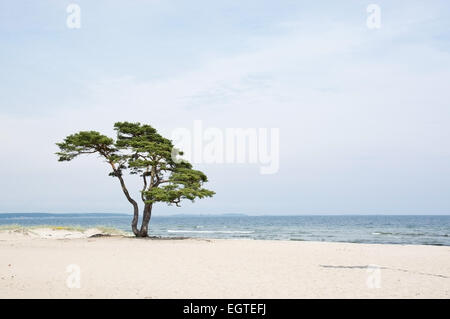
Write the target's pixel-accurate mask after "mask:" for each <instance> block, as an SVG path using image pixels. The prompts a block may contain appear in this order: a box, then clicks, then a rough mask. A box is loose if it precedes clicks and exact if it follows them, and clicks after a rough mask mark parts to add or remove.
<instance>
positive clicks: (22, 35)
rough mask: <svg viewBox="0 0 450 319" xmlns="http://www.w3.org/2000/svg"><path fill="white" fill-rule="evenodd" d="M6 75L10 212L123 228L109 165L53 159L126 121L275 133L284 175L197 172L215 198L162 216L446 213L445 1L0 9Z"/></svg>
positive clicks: (245, 166) (3, 115)
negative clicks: (61, 146) (106, 215)
mask: <svg viewBox="0 0 450 319" xmlns="http://www.w3.org/2000/svg"><path fill="white" fill-rule="evenodd" d="M71 3H75V4H77V5H79V8H80V9H81V11H80V28H69V27H68V25H67V19H68V16H69V15H70V13H68V12H67V11H66V10H67V7H68V6H69V4H71ZM372 3H373V4H376V5H377V6H378V8H379V9H380V15H379V18H380V19H379V21H380V25H379V26H380V27H379V28H369V27H368V25H367V19H368V17H369V16H370V15H371V13H370V12H367V7H368V5H369V4H372ZM0 70H1V72H0V84H1V85H0V124H1V125H0V145H1V154H2V156H1V157H0V176H1V183H0V212H3V213H6V212H51V213H74V212H80V213H81V212H83V213H87V212H114V213H131V206H130V204H129V203H128V202H127V201H126V199H125V197H124V196H123V194H122V192H121V189H120V186H119V184H118V181H117V180H114V179H113V178H112V177H109V176H108V173H109V170H108V166H107V164H105V163H104V162H102V160H101V159H99V158H97V157H95V156H91V157H88V156H86V157H83V158H81V157H80V158H77V159H76V160H74V161H73V162H70V163H59V162H58V161H57V157H56V155H55V154H54V153H55V152H56V151H57V150H58V149H57V146H56V145H55V143H56V142H59V141H61V140H63V139H64V137H65V136H67V135H69V134H72V133H75V132H77V131H81V130H96V131H100V132H102V133H104V134H107V135H110V136H112V137H114V131H113V124H114V122H116V121H132V122H141V123H147V124H150V125H152V126H153V127H155V128H156V129H158V131H159V132H160V133H161V134H163V135H164V136H167V137H170V136H171V134H172V133H173V132H174V130H177V129H178V128H187V129H193V127H194V123H195V121H201V123H202V125H203V126H204V127H205V128H208V127H211V128H216V129H219V130H221V131H223V132H225V131H226V129H227V128H242V129H248V128H253V129H260V128H263V129H272V128H275V129H278V130H279V143H278V144H277V147H278V151H279V158H278V159H279V161H278V162H279V169H278V170H277V171H276V172H275V173H273V174H261V173H260V167H259V166H258V165H257V164H255V163H198V164H196V165H195V168H197V169H200V170H202V171H203V172H205V173H206V174H207V175H208V178H209V183H208V184H207V187H208V188H210V189H213V190H214V191H215V192H216V195H215V196H214V197H213V198H210V199H203V200H199V201H196V202H195V203H185V204H184V205H183V206H182V208H178V207H168V206H166V205H163V204H158V205H156V206H155V208H154V210H153V211H154V214H155V215H165V214H184V213H186V214H193V213H195V214H221V213H245V214H252V215H256V214H270V215H293V214H313V215H314V214H449V213H450V196H449V194H450V165H449V164H450V3H449V2H448V1H414V0H411V1H376V0H373V2H369V1H351V0H349V1H300V0H292V1H290V0H289V1H288V0H280V1H264V0H253V1H250V0H242V1H223V0H217V1H196V0H192V1H171V0H165V1H162V0H161V1H157V0H155V1H143V0H142V1H138V0H128V1H103V0H98V1H87V0H79V1H75V0H72V1H62V0H40V1H24V0H16V1H5V0H1V1H0ZM126 181H127V183H128V185H129V188H130V189H132V190H133V195H134V196H135V197H137V196H138V191H137V190H138V187H140V185H139V181H138V180H135V179H134V177H127V179H126ZM205 186H206V185H205Z"/></svg>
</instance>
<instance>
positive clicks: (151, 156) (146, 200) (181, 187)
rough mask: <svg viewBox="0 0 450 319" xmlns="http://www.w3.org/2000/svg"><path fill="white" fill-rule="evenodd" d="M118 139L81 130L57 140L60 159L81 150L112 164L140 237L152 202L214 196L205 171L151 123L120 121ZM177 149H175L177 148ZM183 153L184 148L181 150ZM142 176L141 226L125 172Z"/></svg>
mask: <svg viewBox="0 0 450 319" xmlns="http://www.w3.org/2000/svg"><path fill="white" fill-rule="evenodd" d="M114 129H115V130H116V131H117V138H116V140H114V139H112V138H110V137H108V136H105V135H102V134H100V133H99V132H96V131H81V132H78V133H76V134H72V135H69V136H67V137H66V138H65V139H64V141H63V142H62V143H56V145H58V147H59V149H60V151H59V152H57V153H56V154H57V155H58V157H59V159H58V160H59V161H60V162H64V161H71V160H73V159H74V158H75V157H77V156H79V155H82V154H98V155H100V157H101V158H103V159H104V160H105V161H106V162H107V163H108V165H110V166H111V169H112V171H111V173H110V174H109V175H110V176H113V177H115V178H117V179H118V180H119V182H120V186H121V187H122V191H123V193H124V194H125V197H126V198H127V200H128V201H129V202H130V203H131V205H132V206H133V220H132V222H131V229H132V231H133V233H134V235H136V236H137V237H147V236H148V225H149V222H150V217H151V214H152V208H153V204H154V203H157V202H165V203H167V204H169V205H171V204H175V205H177V206H179V205H180V202H181V201H182V200H183V199H188V200H191V201H194V199H196V198H204V197H211V196H213V195H214V194H215V193H214V192H213V191H211V190H208V189H206V188H203V184H204V183H205V182H207V181H208V180H207V177H206V175H205V174H204V173H202V172H201V171H198V170H194V169H193V168H192V165H191V164H190V163H188V162H186V161H178V160H175V159H174V156H173V154H176V153H177V151H176V149H174V147H173V144H172V142H171V141H170V140H169V139H166V138H164V137H162V136H161V135H160V134H158V132H157V131H156V129H154V128H153V127H151V126H150V125H143V124H142V125H141V124H140V123H129V122H117V123H115V124H114ZM174 150H175V152H174ZM178 154H180V155H182V152H178ZM126 171H127V172H128V173H129V174H131V175H137V176H139V177H140V178H141V179H142V189H141V192H140V193H141V200H142V201H143V205H144V206H143V217H142V223H141V227H140V229H139V228H138V219H139V206H138V203H137V201H136V200H135V199H133V198H132V197H131V195H130V192H129V191H128V189H127V186H126V184H125V180H124V178H123V175H124V173H125V172H126Z"/></svg>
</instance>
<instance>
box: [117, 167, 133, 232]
mask: <svg viewBox="0 0 450 319" xmlns="http://www.w3.org/2000/svg"><path fill="white" fill-rule="evenodd" d="M113 168H114V166H113ZM114 171H115V172H117V171H116V169H115V168H114ZM117 178H118V179H119V181H120V186H122V191H123V193H124V194H125V197H126V198H127V200H128V201H129V202H130V203H131V205H133V220H132V221H131V229H132V230H133V234H134V235H135V236H137V237H139V230H138V219H139V206H138V204H137V203H136V201H135V200H134V199H133V198H131V196H130V193H128V189H127V187H126V186H125V181H124V180H123V178H122V175H121V173H120V172H119V173H118V174H117Z"/></svg>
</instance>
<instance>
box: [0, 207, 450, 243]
mask: <svg viewBox="0 0 450 319" xmlns="http://www.w3.org/2000/svg"><path fill="white" fill-rule="evenodd" d="M131 219H132V216H131V215H125V214H97V213H88V214H45V213H37V214H32V213H28V214H17V213H15V214H6V215H2V214H0V229H1V228H5V227H17V228H23V227H42V226H49V227H72V228H77V229H88V228H93V227H101V228H109V229H115V230H119V231H122V232H126V233H130V232H131V227H130V223H131ZM150 235H151V236H160V237H165V238H167V237H172V236H173V235H176V236H177V237H179V236H181V237H193V238H210V239H254V240H259V239H263V240H290V241H323V242H349V243H374V244H401V245H405V244H407V245H435V246H450V216H439V215H438V216H245V215H240V216H236V215H231V216H230V215H221V216H198V215H197V216H191V215H178V216H167V217H166V216H154V217H152V220H151V222H150Z"/></svg>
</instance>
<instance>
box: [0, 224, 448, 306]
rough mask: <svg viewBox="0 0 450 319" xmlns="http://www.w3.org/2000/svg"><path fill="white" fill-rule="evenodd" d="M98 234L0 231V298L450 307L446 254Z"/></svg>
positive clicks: (438, 249) (423, 249)
mask: <svg viewBox="0 0 450 319" xmlns="http://www.w3.org/2000/svg"><path fill="white" fill-rule="evenodd" d="M99 234H102V231H100V230H97V229H90V230H87V231H73V230H64V229H51V228H45V229H33V230H22V231H19V230H2V231H0V298H450V247H447V246H418V245H417V246H415V245H379V244H352V243H325V242H300V241H262V240H261V241H259V240H216V239H208V240H206V239H136V238H127V237H123V236H120V235H115V236H110V237H109V236H101V235H99ZM91 236H93V237H91Z"/></svg>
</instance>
